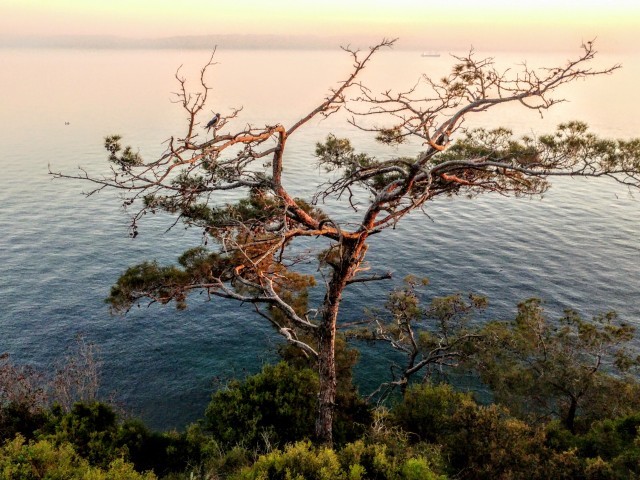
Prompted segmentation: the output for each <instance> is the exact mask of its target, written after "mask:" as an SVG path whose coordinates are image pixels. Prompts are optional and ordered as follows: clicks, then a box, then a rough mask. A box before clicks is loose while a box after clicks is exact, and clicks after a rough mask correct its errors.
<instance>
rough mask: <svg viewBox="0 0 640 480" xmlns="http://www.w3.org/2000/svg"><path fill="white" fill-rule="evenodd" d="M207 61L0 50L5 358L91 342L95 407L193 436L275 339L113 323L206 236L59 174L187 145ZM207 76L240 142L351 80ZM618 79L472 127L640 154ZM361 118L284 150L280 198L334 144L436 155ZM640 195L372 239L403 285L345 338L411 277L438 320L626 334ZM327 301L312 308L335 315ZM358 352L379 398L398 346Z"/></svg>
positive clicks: (144, 310) (562, 181) (423, 221)
mask: <svg viewBox="0 0 640 480" xmlns="http://www.w3.org/2000/svg"><path fill="white" fill-rule="evenodd" d="M211 53H212V52H211V51H205V50H108V49H105V50H89V49H2V50H0V144H1V145H2V147H3V149H4V150H3V152H2V154H1V155H0V266H1V268H2V274H1V275H0V353H1V352H8V353H9V354H10V356H11V358H12V359H13V361H15V362H17V363H25V364H30V365H34V366H36V367H37V368H41V369H48V368H51V365H54V364H56V362H59V360H60V359H61V358H62V357H63V356H64V355H65V353H66V352H67V351H68V348H69V345H71V344H73V340H74V338H75V337H76V336H77V335H82V336H83V337H84V338H85V340H86V341H89V342H92V343H94V344H95V345H96V347H97V348H98V349H99V352H100V353H99V358H100V361H101V371H102V379H101V395H102V396H103V397H104V398H114V399H116V401H117V402H118V403H119V404H120V405H122V406H123V407H124V408H125V409H126V410H127V411H128V412H130V413H131V414H132V415H135V416H138V417H140V418H142V419H143V420H144V421H145V422H147V423H148V424H149V425H150V426H151V427H153V428H155V429H170V428H175V429H182V428H184V427H185V426H186V425H187V424H188V423H190V422H192V421H195V420H197V419H198V418H200V417H201V416H202V414H203V412H204V409H205V407H206V405H207V402H208V399H209V398H210V395H211V393H212V392H213V391H215V389H217V388H221V387H223V386H224V385H225V383H226V382H228V381H229V380H230V379H232V378H241V377H243V376H245V375H247V374H251V373H254V372H256V371H258V370H259V369H260V368H261V367H262V365H264V364H265V363H269V362H273V361H275V360H276V358H277V357H276V354H275V353H274V352H275V351H276V348H277V346H278V345H279V344H280V342H281V339H280V338H279V337H278V335H277V334H276V333H275V332H274V331H273V330H272V328H271V327H270V326H269V325H267V324H266V323H265V321H264V320H263V319H261V318H259V317H257V316H256V315H255V313H254V312H253V310H252V307H251V306H248V305H241V304H239V303H236V302H233V301H224V300H219V299H214V300H210V299H208V298H206V296H204V295H197V294H196V295H193V296H192V297H191V298H190V300H189V308H188V309H187V310H185V311H177V310H176V309H175V308H174V307H173V306H171V305H167V306H160V305H156V304H154V305H147V304H142V305H141V306H140V307H139V308H133V309H132V310H131V311H130V312H129V313H128V314H126V315H124V316H113V315H111V314H110V312H109V309H108V307H107V305H106V304H105V301H104V300H105V298H106V297H107V296H108V294H109V290H110V287H111V286H112V285H113V284H114V282H115V281H116V280H117V279H118V276H119V275H120V274H121V273H123V272H124V270H125V269H126V268H127V267H128V266H131V265H133V264H136V263H139V262H142V261H144V260H154V259H155V260H157V261H158V262H160V263H163V264H170V263H175V262H176V259H177V257H178V255H179V254H180V253H181V252H183V251H184V250H186V249H188V248H191V247H194V246H198V245H201V244H202V241H203V237H202V232H199V231H196V230H192V229H185V228H184V227H183V226H182V225H180V224H178V225H176V226H174V227H173V228H170V227H171V226H172V224H173V222H174V219H173V218H171V217H168V216H163V215H157V216H151V215H150V216H148V218H145V219H144V220H143V221H142V222H141V224H140V234H139V235H138V237H137V238H135V239H133V238H131V237H130V236H129V231H128V228H127V227H128V222H129V213H130V212H126V211H124V210H123V208H122V199H121V198H120V196H119V194H118V192H114V191H102V192H99V193H95V194H93V195H90V196H87V195H86V193H88V192H89V191H91V190H92V187H93V186H92V185H91V184H89V183H87V182H83V181H73V180H61V179H54V178H53V177H52V175H50V172H62V173H64V174H69V175H74V174H82V172H84V171H86V172H89V174H90V175H94V176H99V175H101V174H103V173H105V172H107V169H108V165H107V162H106V154H105V151H104V149H103V142H104V137H105V136H106V135H111V134H121V135H122V136H123V141H124V142H125V143H126V144H129V145H132V146H133V147H134V148H135V149H136V150H138V151H139V152H140V154H141V155H142V157H143V158H145V159H153V158H155V157H157V156H158V155H160V154H161V153H162V152H163V151H164V149H165V148H166V145H167V144H166V140H167V139H168V138H170V137H171V136H176V137H177V136H180V135H181V134H183V133H184V126H185V121H186V116H185V112H184V111H183V110H182V109H181V106H180V105H179V104H176V103H175V100H176V97H175V95H174V92H176V91H177V90H178V88H179V84H178V82H177V80H176V75H177V76H179V77H184V78H186V79H187V83H186V85H187V88H189V89H193V91H196V90H197V88H198V86H199V83H198V78H199V71H200V68H202V66H203V65H204V64H206V63H207V61H208V60H209V57H210V55H211ZM453 53H454V54H456V55H460V54H464V53H465V52H453ZM579 54H580V51H579V49H575V50H574V51H571V50H568V51H567V52H563V53H553V54H550V53H544V54H538V53H535V52H522V53H514V52H503V53H501V52H476V53H475V55H476V56H477V57H478V58H484V57H494V58H495V61H496V65H497V66H498V68H500V69H502V70H505V71H506V70H507V69H509V68H510V69H511V70H512V71H514V72H515V71H517V70H518V69H519V68H521V67H522V65H523V64H525V63H526V64H527V65H528V66H531V67H544V66H556V65H558V66H561V65H564V63H565V61H566V60H567V59H568V58H575V57H576V56H577V55H579ZM213 61H214V62H215V64H214V65H213V66H212V67H211V69H210V72H209V75H208V76H207V81H208V82H209V84H210V85H211V87H212V90H211V93H210V102H209V103H208V105H207V108H206V109H205V112H204V113H203V118H202V119H201V121H202V122H203V124H204V122H206V121H207V120H208V117H209V116H210V115H212V114H213V112H220V113H222V114H223V115H224V114H228V113H229V112H231V111H232V109H234V108H242V111H241V112H240V115H239V117H238V119H237V120H236V121H235V123H234V124H233V125H234V128H242V127H244V126H245V125H246V124H253V125H258V126H264V125H274V124H277V123H281V124H283V125H285V126H289V125H292V124H293V123H294V122H295V121H296V120H297V119H299V118H301V117H303V116H304V115H306V114H307V113H308V112H310V111H311V110H313V109H314V108H315V107H316V106H317V105H318V104H319V103H321V102H322V101H323V99H324V97H325V96H326V95H327V94H328V92H329V90H330V89H331V88H335V87H336V86H337V85H338V83H339V81H341V80H343V79H345V78H346V77H347V76H348V74H349V72H350V68H351V65H352V59H351V58H350V56H349V55H348V54H347V53H345V52H344V51H342V50H340V49H339V48H336V49H335V50H332V51H328V50H326V51H325V50H310V51H305V50H218V51H216V52H215V55H214V57H213ZM454 62H455V60H454V59H453V58H452V57H451V56H450V55H448V54H446V53H443V54H442V55H441V56H440V57H422V56H421V55H420V52H412V51H400V50H398V51H396V50H391V51H385V52H381V53H380V54H379V55H377V57H376V58H374V59H373V61H372V62H371V64H370V65H369V66H368V67H367V68H366V69H365V71H364V72H363V77H362V81H363V82H365V83H366V84H367V85H368V86H370V87H371V89H372V91H383V90H386V89H394V90H396V91H408V90H409V89H411V88H413V87H414V85H416V84H417V83H418V81H419V80H420V78H422V75H427V76H430V77H431V78H434V79H438V78H440V77H442V76H443V75H445V74H446V73H447V72H448V71H449V69H450V68H451V66H452V65H453V63H454ZM616 64H620V65H622V68H620V69H619V70H617V71H615V72H614V73H612V74H611V75H604V76H599V77H594V78H589V79H586V80H580V81H577V82H574V83H572V84H569V85H566V86H564V87H563V88H561V89H559V90H558V92H557V94H556V96H555V98H557V99H564V100H566V101H564V102H561V103H558V104H557V105H556V106H555V107H554V108H552V109H551V110H549V111H547V112H544V114H543V115H542V116H541V115H540V114H539V112H537V111H534V110H529V109H526V108H523V107H522V106H521V105H514V106H508V107H504V106H503V107H497V108H495V109H493V110H490V111H487V112H483V113H478V114H476V116H474V117H469V118H468V119H467V121H466V123H465V127H467V128H474V127H481V126H483V127H488V128H492V127H497V126H504V127H508V128H511V129H512V130H513V131H514V132H515V133H517V134H527V135H536V134H544V133H549V132H552V131H553V130H554V129H555V126H556V125H557V124H559V123H561V122H566V121H569V120H583V121H585V122H587V123H588V124H589V125H590V126H591V129H592V130H593V131H594V132H595V133H597V134H598V135H602V136H608V137H614V138H630V137H638V136H640V116H639V115H638V114H637V112H638V111H639V109H640V97H638V95H637V80H638V78H640V58H638V57H637V56H636V55H628V54H626V55H625V54H614V53H606V54H602V55H599V56H597V57H596V60H595V61H594V68H596V69H597V68H606V67H608V66H612V65H616ZM347 120H348V116H347V115H346V114H342V113H338V114H336V115H334V116H332V117H329V118H327V119H323V118H317V119H313V120H312V121H311V122H309V123H308V125H306V126H305V127H304V128H303V129H301V130H299V131H298V132H296V133H295V134H294V135H293V136H292V137H291V138H290V139H289V143H288V151H287V154H286V156H285V170H286V172H285V177H284V181H285V184H286V185H287V187H288V188H289V189H290V190H291V191H292V192H293V193H294V194H295V195H297V196H300V197H305V198H310V197H311V196H312V195H313V193H314V192H315V191H316V189H317V187H318V185H319V183H321V182H322V181H323V179H324V176H323V175H324V174H323V172H321V171H320V169H319V168H318V166H317V164H316V160H315V157H314V148H315V143H316V142H318V141H322V140H323V139H324V138H326V136H327V135H328V134H330V133H334V134H336V135H337V136H343V137H349V138H351V139H352V142H353V144H354V146H355V147H356V149H358V150H360V151H366V152H368V153H370V154H372V155H374V156H376V157H378V158H391V157H393V156H397V155H408V156H413V155H416V154H417V153H418V152H419V151H420V149H421V148H422V147H421V145H418V144H407V145H403V146H402V147H385V146H381V145H379V144H377V143H376V142H375V141H374V140H373V138H372V135H371V134H370V133H368V132H366V131H362V130H358V129H354V128H353V127H351V126H350V125H349V124H348V122H347ZM204 134H205V132H204V131H202V133H201V135H204ZM639 198H640V197H639V194H638V193H635V192H633V191H630V190H629V189H628V188H627V187H625V186H623V185H620V184H617V183H616V182H614V181H612V180H608V179H598V180H596V179H589V180H585V179H579V178H558V179H555V180H553V182H552V187H551V189H550V190H549V191H548V192H547V193H545V194H544V195H543V196H542V197H535V198H517V199H516V198H511V197H504V196H500V195H497V194H490V195H483V196H480V197H478V198H474V199H469V198H465V197H451V198H441V199H437V200H435V201H432V202H430V203H429V204H427V205H426V208H425V211H424V213H422V212H415V213H414V214H412V215H411V216H409V217H407V218H405V219H403V220H402V221H401V222H400V223H399V224H398V225H397V227H396V228H395V229H390V230H387V231H385V232H383V233H381V234H379V235H377V236H375V237H372V238H371V241H370V249H369V252H368V257H367V259H368V262H369V265H370V267H371V272H376V273H382V272H386V271H391V272H392V274H393V279H392V280H390V281H386V282H376V283H367V284H362V285H359V286H355V285H354V286H353V288H350V289H349V290H348V291H347V292H346V294H345V297H344V302H343V304H342V309H341V317H340V321H341V322H345V323H347V322H352V321H357V320H361V319H362V318H364V313H363V312H364V309H365V308H375V307H382V305H383V304H384V302H385V299H386V295H387V293H388V292H389V291H390V290H391V289H392V288H396V287H398V286H400V285H401V284H402V279H403V278H404V277H405V276H406V275H410V274H412V275H416V276H420V277H428V278H429V280H430V283H429V285H428V287H426V288H425V289H424V291H423V292H421V295H422V297H423V300H424V302H425V304H428V302H429V299H430V298H433V297H435V296H442V295H449V294H452V293H456V292H473V293H476V294H481V295H485V296H487V297H488V299H489V308H488V309H487V310H486V311H485V312H484V313H483V315H482V318H481V319H480V320H479V321H486V320H491V319H497V320H509V319H513V318H514V315H515V312H516V308H517V304H518V302H520V301H522V300H524V299H527V298H531V297H538V298H541V299H543V301H544V302H545V305H546V309H547V312H548V315H549V317H550V318H552V319H557V318H558V317H559V316H560V315H562V312H563V310H564V309H567V308H571V309H575V310H577V311H578V312H580V313H581V314H582V315H583V316H585V317H587V318H589V317H592V316H594V315H597V314H599V313H602V312H606V311H609V310H615V311H617V312H618V314H619V315H620V318H621V319H623V320H624V321H626V322H630V323H632V324H640V301H639V299H640V268H639V267H640V200H639ZM228 200H229V199H227V198H224V197H222V198H220V199H219V201H221V202H224V201H228ZM326 208H327V209H328V211H329V212H331V213H332V214H333V215H336V217H337V218H340V219H341V221H343V222H344V223H345V224H347V223H349V222H352V221H355V219H357V215H358V214H357V212H349V211H347V210H345V207H344V203H343V204H342V205H341V204H340V203H339V202H331V203H330V204H328V205H326ZM309 268H314V266H310V267H309ZM319 285H320V287H319V288H318V291H316V292H313V293H312V296H311V303H312V305H311V306H312V307H313V306H317V303H318V302H319V301H320V300H321V298H322V290H321V286H322V282H319ZM639 326H640V325H639ZM358 347H359V348H360V349H361V360H360V363H359V365H358V366H357V369H356V378H357V380H358V382H359V385H360V391H361V393H363V394H367V393H370V392H371V391H372V390H373V389H374V388H375V386H377V384H378V383H380V382H382V381H385V380H388V378H389V377H388V375H389V362H390V361H391V360H393V356H392V355H391V354H390V352H389V350H388V347H386V346H382V345H367V344H362V345H358Z"/></svg>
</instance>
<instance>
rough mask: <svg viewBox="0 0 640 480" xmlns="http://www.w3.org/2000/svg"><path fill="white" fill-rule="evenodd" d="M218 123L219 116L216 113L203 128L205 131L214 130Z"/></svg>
mask: <svg viewBox="0 0 640 480" xmlns="http://www.w3.org/2000/svg"><path fill="white" fill-rule="evenodd" d="M219 121H220V114H219V113H216V114H215V115H214V116H213V118H212V119H211V120H209V123H207V125H206V126H205V127H204V128H206V129H207V130H210V129H212V128H216V125H218V122H219Z"/></svg>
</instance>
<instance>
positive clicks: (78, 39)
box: [0, 34, 419, 50]
mask: <svg viewBox="0 0 640 480" xmlns="http://www.w3.org/2000/svg"><path fill="white" fill-rule="evenodd" d="M378 41H380V38H378V37H373V36H372V37H364V36H355V37H351V38H343V37H338V36H315V35H253V34H246V35H241V34H233V35H193V36H174V37H165V38H129V37H118V36H108V35H49V36H33V35H30V36H21V37H11V36H3V35H0V48H71V49H154V50H155V49H184V50H200V49H206V50H210V49H212V48H213V47H215V46H217V47H219V48H224V49H252V50H258V49H283V50H287V49H290V50H324V49H336V48H337V47H339V46H340V45H349V44H350V45H352V46H356V47H357V48H366V47H368V46H369V45H373V44H375V43H377V42H378ZM418 48H419V46H417V45H415V46H414V45H411V43H410V42H409V43H407V42H401V44H400V49H401V50H402V49H410V50H413V49H418Z"/></svg>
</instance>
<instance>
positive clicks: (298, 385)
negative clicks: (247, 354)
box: [205, 362, 319, 447]
mask: <svg viewBox="0 0 640 480" xmlns="http://www.w3.org/2000/svg"><path fill="white" fill-rule="evenodd" d="M318 388H319V387H318V379H317V376H316V374H315V373H314V372H313V371H311V370H308V369H303V370H297V369H294V368H292V367H291V366H289V365H288V364H286V363H284V362H281V363H279V364H278V365H275V366H269V365H267V366H265V367H264V368H263V370H262V372H261V373H259V374H257V375H254V376H251V377H248V378H247V379H246V380H245V381H243V382H239V381H232V382H231V383H230V384H229V385H228V387H227V388H226V389H225V390H222V391H219V392H216V393H215V394H214V395H213V397H212V399H211V402H210V403H209V406H208V407H207V410H206V413H205V416H206V423H205V428H206V430H208V431H209V432H211V434H212V435H213V437H214V439H216V440H217V441H219V442H221V443H222V444H223V445H226V446H229V447H231V446H234V445H236V444H241V443H242V444H244V445H247V446H250V447H264V446H265V444H267V445H284V444H285V443H289V442H294V441H296V440H302V439H305V438H311V437H312V436H313V432H314V425H315V423H314V420H315V406H316V402H317V395H318Z"/></svg>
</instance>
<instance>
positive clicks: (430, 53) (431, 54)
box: [420, 52, 440, 57]
mask: <svg viewBox="0 0 640 480" xmlns="http://www.w3.org/2000/svg"><path fill="white" fill-rule="evenodd" d="M420 56H421V57H439V56H440V54H439V53H438V52H422V55H420Z"/></svg>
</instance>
